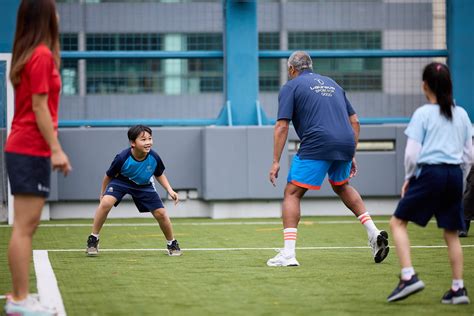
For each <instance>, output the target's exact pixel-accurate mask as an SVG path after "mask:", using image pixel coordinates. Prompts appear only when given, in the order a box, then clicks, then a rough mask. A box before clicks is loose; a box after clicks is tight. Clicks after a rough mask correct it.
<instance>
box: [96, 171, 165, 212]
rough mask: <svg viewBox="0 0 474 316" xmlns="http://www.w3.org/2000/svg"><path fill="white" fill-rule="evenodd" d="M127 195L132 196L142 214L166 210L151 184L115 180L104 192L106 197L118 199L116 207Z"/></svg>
mask: <svg viewBox="0 0 474 316" xmlns="http://www.w3.org/2000/svg"><path fill="white" fill-rule="evenodd" d="M125 194H130V195H131V196H132V199H133V202H134V203H135V205H136V206H137V208H138V211H140V212H141V213H144V212H152V211H154V210H156V209H159V208H164V205H163V202H162V201H161V199H160V196H159V195H158V193H157V192H156V190H155V187H154V186H153V184H151V183H150V184H147V185H137V184H134V183H128V182H125V181H122V180H119V179H117V178H114V179H112V181H110V183H109V184H108V185H107V188H106V189H105V192H104V195H111V196H113V197H115V198H116V199H117V202H116V203H115V206H117V205H119V203H120V201H122V198H123V196H124V195H125Z"/></svg>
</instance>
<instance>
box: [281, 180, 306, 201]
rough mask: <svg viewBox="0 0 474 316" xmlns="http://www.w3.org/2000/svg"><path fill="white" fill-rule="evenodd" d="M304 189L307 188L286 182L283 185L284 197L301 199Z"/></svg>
mask: <svg viewBox="0 0 474 316" xmlns="http://www.w3.org/2000/svg"><path fill="white" fill-rule="evenodd" d="M306 191H308V189H306V188H302V187H299V186H297V185H294V184H293V183H287V184H286V187H285V198H287V197H295V198H298V199H301V198H302V197H303V195H304V194H305V193H306Z"/></svg>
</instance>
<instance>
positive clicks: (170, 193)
mask: <svg viewBox="0 0 474 316" xmlns="http://www.w3.org/2000/svg"><path fill="white" fill-rule="evenodd" d="M168 194H169V196H170V197H171V198H172V199H173V201H174V205H176V204H178V202H179V196H178V193H176V192H174V191H173V190H172V189H171V190H169V191H168Z"/></svg>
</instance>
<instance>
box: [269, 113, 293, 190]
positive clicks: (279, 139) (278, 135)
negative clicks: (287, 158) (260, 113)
mask: <svg viewBox="0 0 474 316" xmlns="http://www.w3.org/2000/svg"><path fill="white" fill-rule="evenodd" d="M289 126H290V121H289V120H278V121H277V122H276V123H275V129H274V131H273V163H272V167H271V169H270V182H271V183H272V184H273V186H275V185H276V179H277V178H278V172H279V171H280V158H281V153H282V152H283V148H285V143H286V139H287V138H288V129H289Z"/></svg>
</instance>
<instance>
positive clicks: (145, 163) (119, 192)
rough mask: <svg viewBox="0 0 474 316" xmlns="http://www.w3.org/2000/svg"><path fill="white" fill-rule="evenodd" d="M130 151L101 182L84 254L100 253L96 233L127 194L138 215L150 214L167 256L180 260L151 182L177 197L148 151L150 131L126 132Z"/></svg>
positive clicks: (144, 128)
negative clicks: (163, 242) (164, 243)
mask: <svg viewBox="0 0 474 316" xmlns="http://www.w3.org/2000/svg"><path fill="white" fill-rule="evenodd" d="M128 139H129V141H130V148H127V149H125V150H123V151H122V152H120V153H119V154H117V156H115V159H114V161H113V162H112V164H111V165H110V167H109V169H108V170H107V172H106V174H105V176H104V179H103V181H102V187H101V195H100V197H99V199H100V204H99V207H98V208H97V210H96V213H95V217H94V224H93V227H92V233H91V234H90V236H89V238H88V239H87V250H86V253H87V255H89V256H96V255H97V254H98V253H99V248H98V245H99V232H100V230H101V228H102V226H103V225H104V222H105V220H106V219H107V215H108V214H109V212H110V210H111V209H112V206H117V205H118V204H119V203H120V201H121V200H122V198H123V196H124V195H125V194H130V195H131V196H132V198H133V202H134V203H135V205H136V206H137V208H138V211H140V212H141V213H143V212H150V213H151V214H152V215H153V217H155V219H156V220H157V221H158V224H159V225H160V228H161V230H162V232H163V234H164V235H165V238H166V240H167V249H168V255H170V256H180V255H181V249H180V248H179V244H178V241H177V240H176V239H174V237H173V227H172V225H171V221H170V219H169V217H168V214H167V213H166V210H165V208H164V206H163V202H162V201H161V199H160V197H159V196H158V193H157V192H156V190H155V187H154V184H153V182H152V177H153V176H154V177H155V178H156V180H158V182H159V183H160V184H161V186H162V187H163V188H164V189H165V190H166V192H168V194H169V196H170V197H171V198H172V199H173V200H174V203H175V205H176V204H177V203H178V201H179V198H178V194H177V193H176V192H175V191H174V190H173V188H171V185H170V184H169V182H168V179H167V178H166V176H165V174H164V173H163V171H164V170H165V166H164V164H163V161H162V160H161V158H160V156H158V154H157V153H156V152H155V151H153V150H152V149H151V146H152V145H153V138H152V132H151V129H150V128H149V127H148V126H144V125H135V126H132V127H131V128H130V129H129V130H128Z"/></svg>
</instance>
